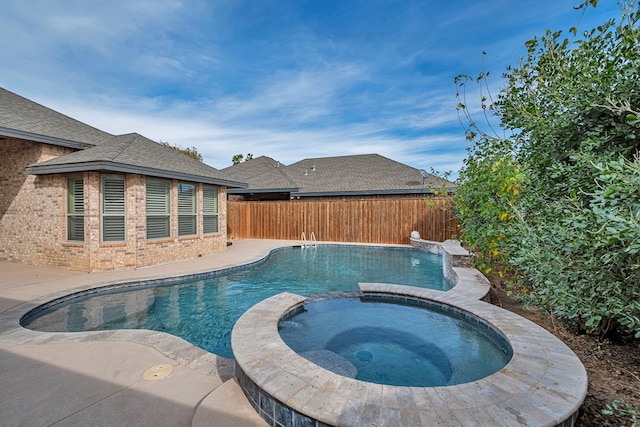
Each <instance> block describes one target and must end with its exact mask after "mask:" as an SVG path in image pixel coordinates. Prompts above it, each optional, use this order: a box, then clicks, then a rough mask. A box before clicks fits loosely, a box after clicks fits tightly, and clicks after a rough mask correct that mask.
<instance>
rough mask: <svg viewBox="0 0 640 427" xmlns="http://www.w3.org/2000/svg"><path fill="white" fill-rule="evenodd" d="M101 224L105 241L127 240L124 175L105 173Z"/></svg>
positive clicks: (102, 187)
mask: <svg viewBox="0 0 640 427" xmlns="http://www.w3.org/2000/svg"><path fill="white" fill-rule="evenodd" d="M101 190H102V206H101V215H100V217H101V218H100V219H101V224H102V241H103V242H124V240H125V212H126V209H125V185H124V177H122V176H117V175H105V176H103V177H102V182H101Z"/></svg>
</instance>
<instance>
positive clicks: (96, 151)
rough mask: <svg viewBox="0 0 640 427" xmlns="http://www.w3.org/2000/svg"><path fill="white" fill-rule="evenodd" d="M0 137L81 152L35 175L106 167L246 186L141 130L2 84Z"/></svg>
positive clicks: (34, 169) (41, 166)
mask: <svg viewBox="0 0 640 427" xmlns="http://www.w3.org/2000/svg"><path fill="white" fill-rule="evenodd" d="M0 135H5V136H10V137H16V138H22V139H27V140H33V141H37V142H43V143H48V144H54V145H62V146H66V147H71V148H76V149H79V151H75V152H73V153H70V154H67V155H64V156H60V157H57V158H55V159H51V160H48V161H46V162H41V163H37V164H33V165H30V166H29V167H28V168H27V171H28V172H29V173H32V174H36V175H37V174H50V173H65V172H80V171H87V170H103V171H115V172H124V173H138V174H142V175H149V176H160V177H166V178H175V179H183V180H191V181H196V182H205V183H211V184H217V185H224V186H228V187H240V188H242V187H245V186H246V185H245V184H244V183H243V182H241V181H236V180H235V179H234V178H232V177H230V176H229V175H227V174H226V173H224V172H221V171H220V170H218V169H216V168H213V167H211V166H208V165H206V164H204V163H202V162H199V161H197V160H195V159H192V158H191V157H189V156H186V155H184V154H182V153H179V152H177V151H175V150H173V149H171V148H169V147H166V146H163V145H161V144H158V143H157V142H154V141H152V140H150V139H148V138H145V137H144V136H142V135H139V134H137V133H130V134H125V135H118V136H114V135H111V134H109V133H107V132H103V131H101V130H99V129H96V128H94V127H91V126H89V125H86V124H84V123H82V122H79V121H77V120H75V119H72V118H70V117H67V116H65V115H64V114H60V113H58V112H56V111H54V110H51V109H50V108H47V107H44V106H42V105H40V104H37V103H35V102H33V101H30V100H28V99H26V98H23V97H21V96H19V95H16V94H14V93H12V92H9V91H7V90H6V89H3V88H0Z"/></svg>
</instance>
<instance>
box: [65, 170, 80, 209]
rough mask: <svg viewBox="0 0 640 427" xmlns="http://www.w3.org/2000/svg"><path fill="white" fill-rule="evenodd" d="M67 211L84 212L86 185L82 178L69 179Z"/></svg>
mask: <svg viewBox="0 0 640 427" xmlns="http://www.w3.org/2000/svg"><path fill="white" fill-rule="evenodd" d="M67 213H69V214H83V213H84V186H83V182H82V178H70V179H68V180H67Z"/></svg>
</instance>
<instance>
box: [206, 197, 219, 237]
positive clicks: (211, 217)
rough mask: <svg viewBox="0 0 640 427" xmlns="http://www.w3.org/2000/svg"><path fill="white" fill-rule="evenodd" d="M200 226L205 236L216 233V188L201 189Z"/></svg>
mask: <svg viewBox="0 0 640 427" xmlns="http://www.w3.org/2000/svg"><path fill="white" fill-rule="evenodd" d="M202 214H203V215H202V222H203V224H202V226H203V228H204V230H203V231H204V233H205V234H210V233H217V232H218V187H214V186H212V185H205V186H204V187H203V188H202Z"/></svg>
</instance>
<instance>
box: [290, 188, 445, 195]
mask: <svg viewBox="0 0 640 427" xmlns="http://www.w3.org/2000/svg"><path fill="white" fill-rule="evenodd" d="M452 191H453V190H452V189H449V188H447V192H452ZM394 194H433V191H431V190H429V189H426V188H415V189H399V190H362V191H318V192H302V191H301V192H299V193H291V196H292V197H328V196H377V195H394Z"/></svg>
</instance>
